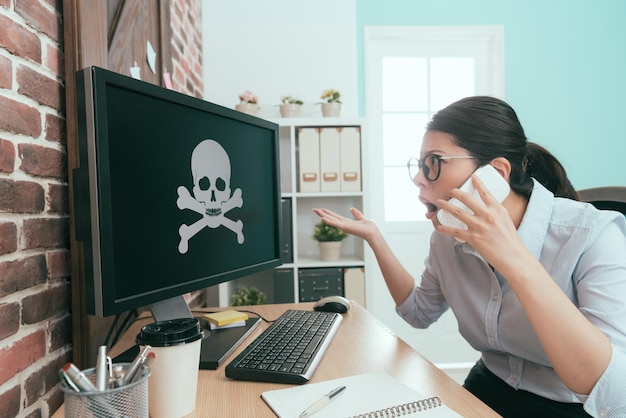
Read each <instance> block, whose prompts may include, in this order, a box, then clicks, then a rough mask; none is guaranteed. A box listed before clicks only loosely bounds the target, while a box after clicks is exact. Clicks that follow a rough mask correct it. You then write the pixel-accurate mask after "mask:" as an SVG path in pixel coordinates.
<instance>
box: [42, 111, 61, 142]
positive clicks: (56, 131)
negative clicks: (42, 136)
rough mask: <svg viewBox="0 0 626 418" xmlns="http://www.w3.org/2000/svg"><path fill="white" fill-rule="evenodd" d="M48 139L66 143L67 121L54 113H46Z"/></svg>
mask: <svg viewBox="0 0 626 418" xmlns="http://www.w3.org/2000/svg"><path fill="white" fill-rule="evenodd" d="M46 140H48V141H50V142H58V143H60V144H63V145H65V143H66V141H65V121H64V120H63V119H61V118H60V117H58V116H56V115H52V114H47V115H46Z"/></svg>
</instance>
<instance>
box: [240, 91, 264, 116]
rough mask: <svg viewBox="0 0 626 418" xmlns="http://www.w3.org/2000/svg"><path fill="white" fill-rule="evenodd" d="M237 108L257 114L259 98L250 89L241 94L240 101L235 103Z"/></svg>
mask: <svg viewBox="0 0 626 418" xmlns="http://www.w3.org/2000/svg"><path fill="white" fill-rule="evenodd" d="M235 109H237V110H238V111H240V112H243V113H248V114H250V115H256V114H257V112H258V111H259V98H258V97H257V96H255V95H254V94H252V92H251V91H250V90H246V91H244V92H243V93H241V94H240V95H239V103H238V104H236V105H235Z"/></svg>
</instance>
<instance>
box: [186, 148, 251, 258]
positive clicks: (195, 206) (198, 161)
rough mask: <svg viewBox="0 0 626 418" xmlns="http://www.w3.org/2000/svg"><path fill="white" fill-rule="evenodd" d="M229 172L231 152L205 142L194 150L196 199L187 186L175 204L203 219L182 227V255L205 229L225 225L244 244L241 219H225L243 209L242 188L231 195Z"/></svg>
mask: <svg viewBox="0 0 626 418" xmlns="http://www.w3.org/2000/svg"><path fill="white" fill-rule="evenodd" d="M230 170H231V168H230V158H229V157H228V153H227V152H226V151H225V150H224V148H222V146H221V145H220V144H219V143H217V142H215V141H213V140H212V139H205V140H203V141H202V142H200V143H199V144H198V145H197V146H196V148H194V150H193V152H192V154H191V175H192V177H193V188H192V191H193V196H192V195H191V193H189V190H188V189H187V188H186V187H185V186H179V187H178V190H177V191H178V199H177V200H176V205H177V206H178V208H179V209H180V210H184V209H190V210H193V211H194V212H197V213H199V214H200V215H202V218H200V219H199V220H198V221H197V222H195V223H194V224H192V225H186V224H183V225H181V226H180V228H179V230H178V233H179V235H180V243H179V244H178V250H179V251H180V253H181V254H184V253H186V252H187V250H188V245H189V239H190V238H191V237H193V236H194V235H195V234H197V233H198V232H200V231H201V230H202V229H204V228H205V227H209V228H212V229H215V228H217V227H219V226H225V227H226V228H228V229H230V230H231V231H233V232H234V233H235V234H237V242H238V243H239V244H242V243H243V242H244V236H243V222H242V221H241V219H239V220H237V221H233V220H232V219H229V218H227V217H225V216H224V214H225V213H227V212H228V211H230V210H231V209H234V208H240V207H242V206H243V198H242V197H241V195H242V192H241V189H236V190H235V191H234V192H233V193H232V195H231V188H230V174H231V171H230Z"/></svg>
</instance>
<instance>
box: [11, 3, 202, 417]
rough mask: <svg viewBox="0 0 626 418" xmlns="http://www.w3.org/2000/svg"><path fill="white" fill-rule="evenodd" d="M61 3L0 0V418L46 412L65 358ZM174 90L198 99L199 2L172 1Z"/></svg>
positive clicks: (55, 400) (54, 403)
mask: <svg viewBox="0 0 626 418" xmlns="http://www.w3.org/2000/svg"><path fill="white" fill-rule="evenodd" d="M61 3H62V2H61V1H60V0H0V417H44V418H45V417H49V416H50V415H52V413H54V411H56V409H57V408H58V407H59V405H60V404H61V403H62V402H63V395H62V392H61V391H60V389H59V385H58V382H59V379H58V370H59V369H60V368H61V366H62V365H63V364H64V363H65V362H67V361H70V360H71V350H72V347H71V317H70V302H71V295H70V285H69V281H70V277H69V274H70V260H69V257H70V253H69V248H68V247H69V210H68V186H67V154H66V143H65V139H66V134H65V126H64V112H65V107H64V97H65V91H64V83H63V74H64V69H63V53H62V50H63V39H62V34H63V24H62V18H63V16H62V10H61ZM170 4H171V6H172V10H171V16H172V33H173V37H172V38H173V39H172V51H173V53H172V58H173V61H174V68H173V71H172V78H173V80H172V81H173V84H174V88H175V89H176V90H178V91H181V92H185V93H187V94H191V95H195V96H198V97H201V96H202V90H203V86H202V68H201V65H202V59H201V58H202V48H201V39H202V37H201V19H200V0H193V1H185V0H170Z"/></svg>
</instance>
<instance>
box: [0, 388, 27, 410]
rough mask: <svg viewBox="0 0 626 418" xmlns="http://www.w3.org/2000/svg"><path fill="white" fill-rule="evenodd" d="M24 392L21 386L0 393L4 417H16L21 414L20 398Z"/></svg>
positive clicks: (0, 408)
mask: <svg viewBox="0 0 626 418" xmlns="http://www.w3.org/2000/svg"><path fill="white" fill-rule="evenodd" d="M21 396H22V390H21V389H20V387H19V386H13V387H12V388H11V389H8V390H6V391H5V392H4V393H0V411H2V417H16V416H18V413H19V412H20V404H21V401H20V397H21Z"/></svg>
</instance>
